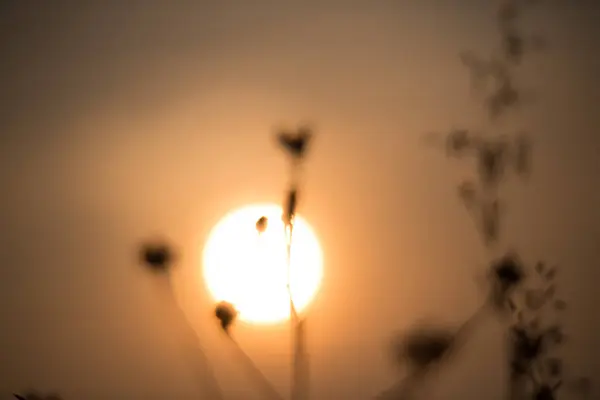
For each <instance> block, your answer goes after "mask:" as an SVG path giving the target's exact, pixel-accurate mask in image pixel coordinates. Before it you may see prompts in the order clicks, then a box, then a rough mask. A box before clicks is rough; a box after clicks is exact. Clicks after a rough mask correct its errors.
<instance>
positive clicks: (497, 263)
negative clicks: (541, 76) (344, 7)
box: [445, 0, 589, 400]
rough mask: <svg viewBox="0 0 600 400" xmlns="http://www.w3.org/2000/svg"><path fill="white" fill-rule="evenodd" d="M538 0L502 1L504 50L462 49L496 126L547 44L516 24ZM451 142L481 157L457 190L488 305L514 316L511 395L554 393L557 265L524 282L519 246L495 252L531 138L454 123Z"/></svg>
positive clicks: (526, 274)
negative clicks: (527, 67) (512, 182)
mask: <svg viewBox="0 0 600 400" xmlns="http://www.w3.org/2000/svg"><path fill="white" fill-rule="evenodd" d="M535 3H537V1H526V0H507V1H504V2H503V3H502V4H501V5H500V7H499V9H498V13H497V26H498V31H499V33H500V48H499V50H498V51H497V52H495V53H493V54H492V55H491V56H490V57H489V58H488V59H484V58H483V57H480V56H478V55H476V54H474V53H472V52H463V53H462V54H461V55H460V58H461V61H462V63H463V64H464V65H465V66H466V67H467V69H468V70H469V72H470V76H471V83H472V88H473V91H474V93H476V94H478V95H479V96H480V98H481V100H482V103H483V106H484V109H485V110H486V113H487V115H488V117H489V120H490V122H491V123H492V124H495V123H496V122H498V120H499V119H500V118H501V117H504V116H505V115H507V114H509V113H511V112H514V111H515V110H517V109H518V108H519V107H520V105H521V100H522V94H521V90H520V89H519V88H518V86H517V84H516V80H515V71H516V68H517V67H519V66H520V65H522V64H523V62H524V60H525V58H526V55H528V54H529V53H531V52H532V51H536V50H539V49H540V48H541V47H542V46H541V43H542V40H541V39H539V38H538V37H535V36H531V37H526V36H525V34H524V33H523V32H522V29H521V27H520V26H519V23H518V22H519V21H520V18H521V15H522V13H523V12H524V11H525V10H526V9H527V8H528V7H529V6H531V5H533V4H535ZM445 148H446V154H447V155H448V156H450V157H453V158H457V159H465V158H475V161H476V178H475V179H468V180H465V181H463V182H462V183H460V184H459V185H458V196H459V198H460V199H461V201H462V202H463V204H464V205H465V206H466V208H467V210H468V211H469V213H470V215H471V216H472V217H473V219H474V220H475V223H476V227H477V229H478V231H479V232H480V234H481V237H482V240H483V244H484V246H485V247H486V249H487V250H488V252H489V253H490V259H491V260H492V261H490V271H489V277H490V280H489V282H490V290H489V293H490V295H489V301H490V305H492V306H493V307H492V309H493V310H495V313H496V314H497V315H498V316H500V317H506V316H507V315H509V316H510V318H509V320H510V321H511V322H509V324H508V326H507V342H506V345H507V352H508V360H509V362H508V366H507V368H508V376H509V381H508V391H507V394H508V398H509V399H511V400H520V399H525V398H531V399H536V400H542V399H546V400H549V399H555V398H556V396H557V393H558V391H559V389H560V388H561V387H562V386H563V381H564V377H563V374H564V368H563V361H562V359H560V358H559V357H558V356H556V355H555V353H556V352H557V349H558V347H560V345H561V344H562V343H563V341H564V333H563V329H562V326H561V325H560V324H558V323H557V322H554V323H549V322H547V321H546V322H544V321H542V316H544V315H546V314H547V312H545V311H546V309H547V308H548V305H550V308H551V310H552V311H555V312H561V311H563V310H564V309H565V308H566V303H565V302H564V301H563V300H561V299H556V298H555V293H556V284H555V282H554V278H555V276H556V268H552V269H547V268H546V267H545V265H544V264H543V263H541V262H538V263H537V264H536V266H535V268H533V270H534V271H535V273H536V274H537V277H538V278H541V279H540V280H541V282H542V283H541V285H542V286H541V287H538V288H530V287H529V288H527V287H526V283H529V282H530V281H531V278H532V277H533V276H532V275H533V274H532V273H530V271H531V270H532V268H527V267H526V266H525V264H524V263H523V261H522V260H521V259H520V257H519V256H518V254H517V253H516V252H514V251H511V252H506V253H505V254H504V255H503V256H502V257H500V258H498V257H497V256H496V254H498V252H499V251H500V250H499V248H500V246H501V245H502V243H501V239H502V235H501V224H500V222H501V220H502V217H504V216H505V214H504V211H505V207H504V204H503V203H502V200H501V190H500V189H501V188H502V186H503V185H504V183H505V182H506V178H507V177H508V172H509V171H511V170H512V171H513V173H514V174H515V175H516V176H517V177H520V178H525V177H527V176H528V174H529V173H530V171H531V155H532V144H531V141H530V139H529V137H528V136H527V135H526V134H525V133H524V132H521V131H518V132H516V133H514V134H511V135H500V136H498V135H495V136H494V135H491V134H489V133H486V134H484V133H481V132H472V131H470V130H468V129H454V130H451V131H450V132H448V133H447V134H446V135H445ZM519 300H520V301H519ZM503 320H505V319H503ZM571 387H573V385H571ZM581 388H584V389H581ZM579 389H580V390H579V392H580V393H584V392H586V391H589V385H587V386H586V385H579Z"/></svg>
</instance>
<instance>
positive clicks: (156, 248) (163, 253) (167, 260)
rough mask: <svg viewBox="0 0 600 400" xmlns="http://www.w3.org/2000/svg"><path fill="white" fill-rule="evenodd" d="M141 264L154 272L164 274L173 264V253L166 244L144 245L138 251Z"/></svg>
mask: <svg viewBox="0 0 600 400" xmlns="http://www.w3.org/2000/svg"><path fill="white" fill-rule="evenodd" d="M140 258H141V261H142V263H143V264H144V265H145V266H146V267H147V268H149V269H150V270H152V271H154V272H166V271H168V270H169V268H170V267H171V266H172V263H173V259H174V256H173V251H172V249H171V248H170V246H169V245H167V244H166V243H160V242H156V243H146V244H143V245H142V247H141V249H140Z"/></svg>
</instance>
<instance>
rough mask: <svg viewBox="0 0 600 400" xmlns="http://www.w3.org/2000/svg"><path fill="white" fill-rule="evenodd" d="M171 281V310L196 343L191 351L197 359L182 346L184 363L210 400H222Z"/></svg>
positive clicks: (169, 294) (216, 382)
mask: <svg viewBox="0 0 600 400" xmlns="http://www.w3.org/2000/svg"><path fill="white" fill-rule="evenodd" d="M171 279H172V278H171V277H169V281H168V288H167V290H168V297H169V299H170V301H171V303H172V305H173V306H174V307H173V309H174V310H175V314H176V317H177V320H178V321H179V322H180V326H181V327H182V328H184V329H185V330H186V331H187V332H188V334H189V337H190V338H194V339H195V341H196V346H194V348H193V351H194V352H195V353H196V355H197V357H193V356H191V355H192V354H193V352H191V351H190V350H191V349H189V348H188V347H187V346H186V345H183V346H182V350H183V352H184V354H185V358H186V361H187V362H189V364H190V367H191V368H192V369H193V370H194V371H195V374H197V377H198V378H199V381H200V385H199V386H200V388H201V389H202V390H208V391H209V393H210V395H209V397H210V399H214V400H223V399H224V396H223V392H222V390H221V387H220V386H219V383H218V381H217V378H216V376H215V374H214V371H213V369H212V368H211V366H210V362H209V361H208V357H207V356H206V353H205V352H204V349H203V348H202V345H201V343H200V340H199V338H198V335H197V333H196V330H195V329H194V327H193V325H192V324H191V322H190V321H189V319H188V318H187V315H186V313H185V311H184V310H183V308H181V306H180V304H179V302H178V301H177V298H176V297H175V292H174V290H173V283H172V280H171ZM190 356H191V357H190Z"/></svg>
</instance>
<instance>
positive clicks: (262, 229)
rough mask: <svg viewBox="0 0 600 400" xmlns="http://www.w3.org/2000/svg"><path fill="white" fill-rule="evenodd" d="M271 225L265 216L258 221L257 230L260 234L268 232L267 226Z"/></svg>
mask: <svg viewBox="0 0 600 400" xmlns="http://www.w3.org/2000/svg"><path fill="white" fill-rule="evenodd" d="M268 225H269V219H268V218H267V217H265V216H262V217H260V218H259V219H258V221H256V230H257V232H258V233H264V232H265V231H266V230H267V226H268Z"/></svg>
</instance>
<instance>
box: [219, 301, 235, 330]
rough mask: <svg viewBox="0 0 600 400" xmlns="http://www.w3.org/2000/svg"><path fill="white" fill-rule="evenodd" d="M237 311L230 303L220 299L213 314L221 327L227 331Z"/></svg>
mask: <svg viewBox="0 0 600 400" xmlns="http://www.w3.org/2000/svg"><path fill="white" fill-rule="evenodd" d="M237 314H238V313H237V311H236V309H235V308H234V307H233V305H232V304H231V303H228V302H226V301H222V302H220V303H219V304H217V306H216V307H215V316H216V317H217V319H218V320H219V322H220V324H221V328H222V329H223V330H224V331H225V332H226V333H229V328H230V327H231V325H232V324H233V322H234V321H235V319H236V317H237Z"/></svg>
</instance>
